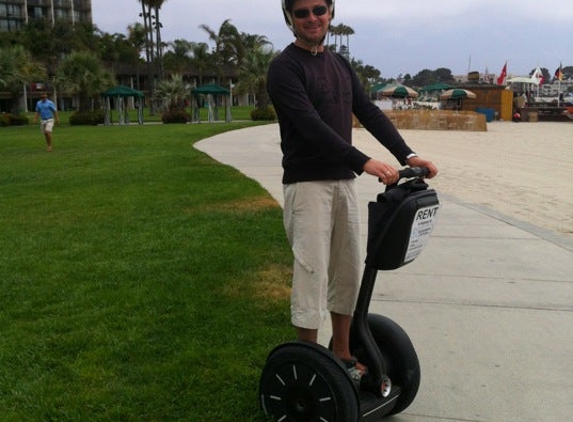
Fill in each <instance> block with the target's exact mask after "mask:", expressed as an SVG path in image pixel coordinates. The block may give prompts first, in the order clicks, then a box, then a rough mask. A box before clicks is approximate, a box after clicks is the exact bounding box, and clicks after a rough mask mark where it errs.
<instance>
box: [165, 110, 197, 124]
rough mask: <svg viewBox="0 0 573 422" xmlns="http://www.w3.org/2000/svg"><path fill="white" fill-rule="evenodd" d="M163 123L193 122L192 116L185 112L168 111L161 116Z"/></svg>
mask: <svg viewBox="0 0 573 422" xmlns="http://www.w3.org/2000/svg"><path fill="white" fill-rule="evenodd" d="M161 121H162V122H163V123H187V122H189V121H191V115H190V114H189V113H187V112H186V111H184V110H168V111H165V112H163V114H162V115H161Z"/></svg>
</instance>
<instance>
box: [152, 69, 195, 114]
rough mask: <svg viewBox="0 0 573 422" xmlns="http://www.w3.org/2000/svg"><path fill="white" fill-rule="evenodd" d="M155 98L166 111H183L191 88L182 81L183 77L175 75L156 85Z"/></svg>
mask: <svg viewBox="0 0 573 422" xmlns="http://www.w3.org/2000/svg"><path fill="white" fill-rule="evenodd" d="M155 96H156V99H158V100H160V101H162V102H163V105H164V107H165V108H166V109H167V110H169V111H174V110H183V109H184V108H185V102H186V100H189V98H190V96H191V86H190V85H189V84H188V83H187V82H185V81H184V80H183V76H181V75H180V74H177V73H176V74H173V75H172V76H171V78H170V79H165V80H163V81H161V82H160V83H159V84H158V85H157V89H156V91H155Z"/></svg>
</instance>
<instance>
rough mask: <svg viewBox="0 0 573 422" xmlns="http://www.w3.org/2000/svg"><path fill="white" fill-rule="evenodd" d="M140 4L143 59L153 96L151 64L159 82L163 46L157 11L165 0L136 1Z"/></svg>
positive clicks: (152, 111)
mask: <svg viewBox="0 0 573 422" xmlns="http://www.w3.org/2000/svg"><path fill="white" fill-rule="evenodd" d="M138 1H139V3H141V13H140V16H141V17H142V18H143V29H144V31H145V58H146V62H147V78H148V81H149V93H150V95H151V96H153V90H154V87H155V72H154V71H153V63H155V65H156V72H157V77H158V79H159V81H161V79H162V77H163V63H162V62H163V45H162V43H161V28H162V26H163V25H162V24H161V22H160V21H159V10H160V9H161V6H163V3H165V1H166V0H138ZM150 112H151V114H153V113H154V107H153V103H152V104H151V110H150Z"/></svg>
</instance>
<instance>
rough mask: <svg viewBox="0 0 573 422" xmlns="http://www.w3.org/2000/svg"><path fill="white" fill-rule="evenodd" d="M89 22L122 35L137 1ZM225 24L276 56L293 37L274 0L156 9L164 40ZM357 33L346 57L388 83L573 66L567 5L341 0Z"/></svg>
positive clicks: (103, 5) (343, 17) (199, 35)
mask: <svg viewBox="0 0 573 422" xmlns="http://www.w3.org/2000/svg"><path fill="white" fill-rule="evenodd" d="M92 9H93V21H94V24H95V25H96V26H97V27H98V28H99V29H101V30H102V31H105V32H109V33H115V32H119V33H123V34H126V33H127V26H128V25H130V24H133V23H134V22H137V21H140V22H141V18H140V17H139V13H140V11H141V5H140V3H139V1H138V0H92ZM225 19H231V23H232V24H233V25H235V27H237V29H238V30H239V31H240V32H245V33H248V34H257V35H265V36H266V37H267V38H268V39H269V40H270V41H271V42H272V43H273V47H274V49H275V50H282V49H283V48H284V47H285V46H286V45H287V44H288V43H289V42H291V41H292V39H293V37H292V34H291V33H290V31H289V30H288V28H287V27H286V25H285V23H284V20H283V16H282V12H281V8H280V1H279V0H246V1H238V0H207V1H203V0H202V1H199V0H167V1H166V2H165V3H164V5H163V7H162V8H161V11H160V21H161V23H162V24H163V30H162V38H163V40H164V41H173V40H174V39H185V40H188V41H195V42H207V43H208V44H209V45H210V46H212V45H213V44H212V43H211V42H209V39H208V35H207V33H206V32H205V31H203V30H202V29H199V25H201V24H205V25H208V26H209V27H210V28H212V29H213V30H214V31H215V32H218V30H219V28H220V26H221V24H222V23H223V21H224V20H225ZM340 23H343V24H345V25H347V26H350V27H351V28H353V29H354V31H355V34H354V35H353V36H351V37H350V52H351V55H352V56H353V57H354V58H356V59H357V60H361V61H362V62H363V63H364V64H366V65H372V66H374V67H376V68H377V69H379V70H380V71H381V72H382V76H383V77H385V78H395V77H397V76H398V75H399V74H404V75H405V74H407V73H410V74H411V75H412V76H414V75H415V74H416V73H418V72H419V71H421V70H423V69H430V70H435V69H437V68H439V67H445V68H448V69H450V70H451V71H452V73H453V74H455V75H460V74H465V73H467V71H468V70H472V71H476V70H477V71H479V72H482V73H483V72H484V71H485V70H486V68H487V69H488V70H489V72H490V73H499V72H500V70H501V68H502V67H503V65H504V63H505V62H506V61H507V63H508V73H509V74H510V75H514V76H518V75H526V74H528V73H529V72H530V71H531V70H532V69H533V68H535V67H537V66H540V67H546V68H548V69H549V72H550V73H551V74H553V72H554V71H555V69H556V68H557V67H558V66H559V63H560V62H562V63H563V66H573V1H571V0H542V1H532V0H461V1H460V0H440V1H428V0H402V1H387V0H339V1H337V2H336V16H335V19H334V21H333V24H334V25H336V24H340Z"/></svg>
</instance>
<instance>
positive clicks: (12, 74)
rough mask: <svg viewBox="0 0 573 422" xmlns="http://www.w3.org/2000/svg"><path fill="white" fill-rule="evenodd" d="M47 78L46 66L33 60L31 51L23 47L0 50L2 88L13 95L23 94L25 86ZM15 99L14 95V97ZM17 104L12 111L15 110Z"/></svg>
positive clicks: (0, 80)
mask: <svg viewBox="0 0 573 422" xmlns="http://www.w3.org/2000/svg"><path fill="white" fill-rule="evenodd" d="M45 77H46V70H45V68H44V66H42V65H41V64H39V63H36V62H35V61H34V60H33V59H32V55H31V54H30V52H29V51H27V50H25V49H24V47H22V46H21V45H17V46H14V47H11V48H6V49H0V88H1V89H5V90H7V91H10V92H11V93H12V94H16V93H18V92H21V91H20V90H21V89H22V86H23V85H27V84H29V83H30V82H32V80H42V79H44V78H45ZM12 97H14V95H12ZM17 108H18V107H16V105H15V104H12V107H11V109H12V110H15V109H17Z"/></svg>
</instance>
